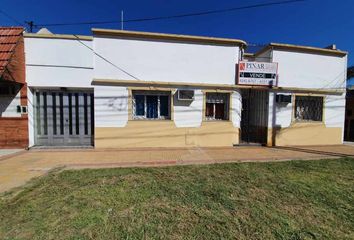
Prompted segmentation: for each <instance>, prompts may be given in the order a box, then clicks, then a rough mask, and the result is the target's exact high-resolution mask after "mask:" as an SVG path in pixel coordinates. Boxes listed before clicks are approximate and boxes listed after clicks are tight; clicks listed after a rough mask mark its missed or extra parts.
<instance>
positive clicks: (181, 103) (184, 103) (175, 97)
mask: <svg viewBox="0 0 354 240" xmlns="http://www.w3.org/2000/svg"><path fill="white" fill-rule="evenodd" d="M193 101H194V100H189V101H187V100H183V101H181V100H179V99H178V93H177V92H176V93H175V94H173V106H180V107H189V106H190V105H191V104H192V102H193Z"/></svg>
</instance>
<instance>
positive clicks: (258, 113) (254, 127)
mask: <svg viewBox="0 0 354 240" xmlns="http://www.w3.org/2000/svg"><path fill="white" fill-rule="evenodd" d="M241 96H242V113H241V142H242V143H257V144H263V145H264V144H266V143H267V131H268V101H269V91H266V90H255V89H244V90H242V92H241Z"/></svg>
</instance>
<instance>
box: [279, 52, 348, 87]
mask: <svg viewBox="0 0 354 240" xmlns="http://www.w3.org/2000/svg"><path fill="white" fill-rule="evenodd" d="M273 62H277V63H278V64H279V65H278V75H279V86H280V87H297V88H316V89H333V88H336V89H337V88H341V89H345V82H346V71H347V70H346V66H347V57H338V56H328V55H323V54H314V53H299V52H290V51H282V50H273Z"/></svg>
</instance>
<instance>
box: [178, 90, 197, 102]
mask: <svg viewBox="0 0 354 240" xmlns="http://www.w3.org/2000/svg"><path fill="white" fill-rule="evenodd" d="M177 99H178V100H180V101H193V100H194V90H182V89H181V90H178V91H177Z"/></svg>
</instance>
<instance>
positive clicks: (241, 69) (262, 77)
mask: <svg viewBox="0 0 354 240" xmlns="http://www.w3.org/2000/svg"><path fill="white" fill-rule="evenodd" d="M277 71H278V63H269V62H244V61H240V62H239V64H238V78H237V84H240V85H258V86H259V85H260V86H274V85H276V84H277V83H276V82H277Z"/></svg>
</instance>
